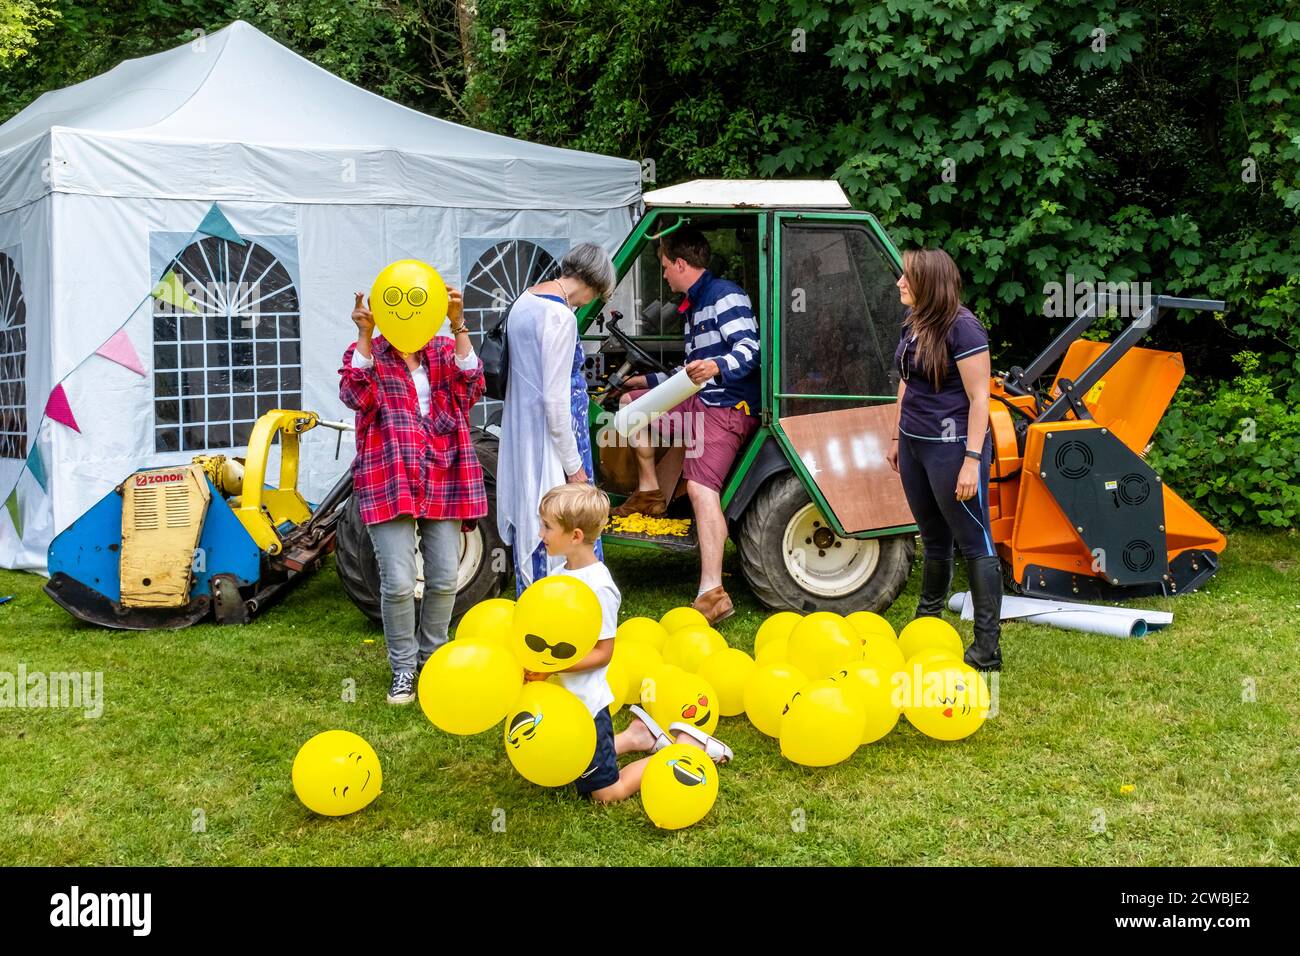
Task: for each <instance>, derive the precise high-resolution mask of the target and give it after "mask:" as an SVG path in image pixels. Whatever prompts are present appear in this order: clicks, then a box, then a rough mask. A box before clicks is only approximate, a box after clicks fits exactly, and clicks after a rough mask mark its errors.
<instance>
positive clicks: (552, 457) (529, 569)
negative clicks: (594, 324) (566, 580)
mask: <svg viewBox="0 0 1300 956" xmlns="http://www.w3.org/2000/svg"><path fill="white" fill-rule="evenodd" d="M506 328H507V330H508V335H509V339H510V383H509V387H508V388H507V390H506V401H505V409H504V411H503V413H502V416H501V444H500V455H499V459H498V466H497V530H498V531H500V533H501V538H502V540H504V541H506V542H508V543H509V544H510V547H511V549H512V553H513V556H514V565H515V590H516V594H522V593H523V591H524V588H526V587H528V585H529V584H532V583H533V582H534V581H536V580H537V579H538V578H543V577H545V576H546V575H547V574H549V573H550V572H551V571H552V570H554V569H555V568H557V567H560V566H561V565H563V563H564V559H563V558H549V557H548V556H547V554H546V547H545V545H543V544H542V543H541V538H540V533H541V521H540V519H539V518H538V515H537V506H538V504H540V503H541V500H542V495H544V494H545V493H546V492H547V491H549V490H550V489H551V488H554V487H555V486H556V485H562V484H564V480H565V476H566V475H569V474H572V473H573V472H575V471H577V469H578V466H581V467H582V468H583V470H584V471H586V473H587V476H588V480H593V467H592V464H593V463H592V453H591V432H590V429H589V425H588V422H587V408H588V398H587V382H586V379H585V377H584V376H583V365H584V364H585V361H586V356H585V355H584V353H583V351H582V341H581V339H579V337H578V325H577V321H576V319H575V318H574V315H573V312H572V311H571V310H570V309H569V308H568V306H566V305H565V304H564V300H563V299H562V298H560V297H558V296H553V295H536V294H534V293H531V292H526V293H524V295H522V296H521V297H520V298H519V301H518V302H516V303H515V306H514V308H513V309H512V310H511V312H510V319H509V323H508V325H507V327H506ZM570 356H572V361H571V362H570ZM566 378H567V381H566ZM566 385H567V388H566ZM596 557H597V558H599V559H600V560H602V561H603V560H604V549H603V548H602V547H601V544H600V542H599V541H597V542H596Z"/></svg>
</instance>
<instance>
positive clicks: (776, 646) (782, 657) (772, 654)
mask: <svg viewBox="0 0 1300 956" xmlns="http://www.w3.org/2000/svg"><path fill="white" fill-rule="evenodd" d="M789 659H790V638H789V637H787V636H786V635H784V634H782V635H780V636H779V637H774V638H772V639H771V640H770V641H764V642H763V647H762V649H761V650H758V651H755V652H754V660H755V661H757V662H758V663H759V664H784V663H785V662H786V661H787V660H789Z"/></svg>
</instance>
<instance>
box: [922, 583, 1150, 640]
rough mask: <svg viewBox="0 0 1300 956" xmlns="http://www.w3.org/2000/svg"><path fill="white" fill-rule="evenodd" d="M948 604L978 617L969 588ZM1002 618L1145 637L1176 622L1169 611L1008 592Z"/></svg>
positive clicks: (964, 617)
mask: <svg viewBox="0 0 1300 956" xmlns="http://www.w3.org/2000/svg"><path fill="white" fill-rule="evenodd" d="M948 607H949V608H950V609H952V610H953V611H956V612H958V613H959V614H960V615H961V617H962V620H963V621H970V620H973V619H974V604H973V602H972V601H971V597H970V592H969V591H962V592H960V593H958V594H954V595H953V596H952V598H951V599H949V601H948ZM1002 620H1004V621H1013V620H1015V621H1028V622H1029V623H1031V624H1046V625H1048V626H1049V627H1059V628H1063V629H1065V630H1068V631H1085V632H1087V633H1089V634H1107V635H1110V636H1111V637H1144V636H1145V635H1146V634H1147V632H1148V631H1155V630H1159V629H1160V628H1162V627H1168V626H1169V625H1170V624H1172V623H1173V620H1174V616H1173V614H1171V613H1169V612H1168V611H1151V610H1144V609H1142V608H1127V607H1108V606H1106V605H1100V604H1078V603H1075V602H1073V601H1051V600H1043V599H1041V598H1025V597H1018V596H1015V595H1010V594H1007V595H1004V596H1003V598H1002Z"/></svg>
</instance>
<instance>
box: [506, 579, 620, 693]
mask: <svg viewBox="0 0 1300 956" xmlns="http://www.w3.org/2000/svg"><path fill="white" fill-rule="evenodd" d="M600 620H601V615H600V599H599V598H597V597H596V592H595V591H593V590H592V589H591V588H590V587H588V586H587V585H586V584H584V583H583V582H582V581H579V580H578V579H577V578H575V577H572V576H571V575H567V574H553V575H551V576H550V577H547V578H539V579H538V580H536V581H534V582H533V583H532V584H530V585H528V587H527V588H525V589H524V593H523V594H521V595H519V600H517V601H516V602H515V613H514V616H513V617H512V618H511V624H510V649H511V650H512V651H514V652H515V657H517V658H519V663H521V664H523V665H524V667H526V668H528V670H530V671H534V672H536V673H540V674H550V673H554V672H555V671H559V670H564V669H565V668H567V667H569V666H571V665H573V664H576V663H578V661H580V660H582V659H583V658H584V657H586V656H587V653H588V652H589V651H590V650H591V649H592V648H593V647H595V646H596V639H597V638H598V637H600Z"/></svg>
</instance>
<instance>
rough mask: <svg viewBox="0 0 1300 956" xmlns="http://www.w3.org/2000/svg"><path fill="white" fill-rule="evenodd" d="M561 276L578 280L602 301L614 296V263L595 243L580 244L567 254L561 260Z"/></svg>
mask: <svg viewBox="0 0 1300 956" xmlns="http://www.w3.org/2000/svg"><path fill="white" fill-rule="evenodd" d="M560 275H561V276H562V277H571V278H574V279H577V280H578V281H579V282H582V283H583V284H584V285H587V286H589V287H590V288H591V289H592V290H593V291H595V293H596V295H597V296H599V297H600V298H602V299H608V298H609V297H610V296H612V295H613V294H614V282H615V277H614V262H613V260H612V259H610V257H609V253H608V252H606V251H605V250H604V249H602V248H601V247H600V246H598V245H596V244H595V243H594V242H580V243H578V245H576V246H574V247H573V248H572V249H570V250H569V251H568V252H566V253H565V254H564V258H563V259H561V260H560Z"/></svg>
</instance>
